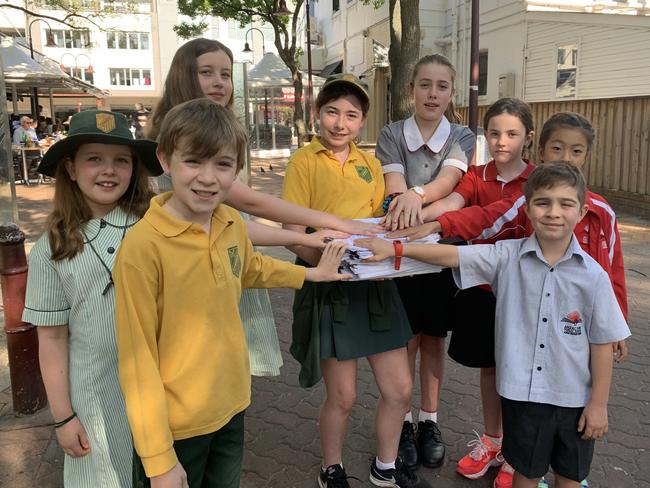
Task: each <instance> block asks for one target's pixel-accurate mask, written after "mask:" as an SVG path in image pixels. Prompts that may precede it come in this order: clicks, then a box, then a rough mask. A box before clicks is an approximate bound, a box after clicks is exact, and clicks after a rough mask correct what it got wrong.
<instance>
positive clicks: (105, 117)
mask: <svg viewBox="0 0 650 488" xmlns="http://www.w3.org/2000/svg"><path fill="white" fill-rule="evenodd" d="M95 123H96V124H97V128H98V129H99V130H101V131H102V132H105V133H107V134H108V133H109V132H112V131H114V130H115V116H114V115H113V114H107V113H100V114H96V115H95Z"/></svg>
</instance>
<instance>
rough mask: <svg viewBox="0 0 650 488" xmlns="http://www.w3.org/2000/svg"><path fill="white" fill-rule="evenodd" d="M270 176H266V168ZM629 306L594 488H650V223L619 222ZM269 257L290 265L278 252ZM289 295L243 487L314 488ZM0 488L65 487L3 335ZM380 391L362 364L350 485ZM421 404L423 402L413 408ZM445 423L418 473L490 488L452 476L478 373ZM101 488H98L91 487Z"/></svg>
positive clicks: (463, 487)
mask: <svg viewBox="0 0 650 488" xmlns="http://www.w3.org/2000/svg"><path fill="white" fill-rule="evenodd" d="M261 167H263V168H264V169H265V171H264V173H263V174H262V173H261V171H260V168H261ZM252 174H253V185H254V187H256V188H257V189H262V190H264V191H267V192H269V193H278V192H279V191H280V188H281V185H282V177H283V174H284V164H283V162H281V161H273V171H271V170H270V169H269V167H268V163H264V164H263V165H262V164H261V163H259V162H254V164H253V171H252ZM18 193H19V196H20V198H21V199H22V200H21V218H22V219H24V222H25V224H23V228H24V229H25V231H26V233H27V234H28V238H29V239H30V240H32V239H34V238H35V237H37V236H38V234H39V233H40V231H41V229H42V222H43V216H44V215H45V214H46V213H47V212H48V211H49V209H50V208H51V204H50V203H49V198H50V195H51V188H48V187H47V186H42V187H38V188H33V189H32V188H22V187H19V188H18ZM619 224H620V231H621V238H622V241H623V250H624V255H625V265H626V272H627V279H628V295H629V302H630V327H631V329H632V333H633V337H632V339H631V340H630V341H629V345H630V348H631V356H630V359H629V360H628V361H627V362H626V363H625V364H623V365H618V366H616V368H615V372H614V385H613V388H612V395H611V401H610V424H611V425H610V432H609V434H608V435H607V438H606V439H605V440H604V441H600V442H598V443H597V448H596V450H597V455H596V458H595V461H594V465H593V469H592V474H591V476H590V478H589V480H590V483H591V486H592V487H596V488H628V487H639V488H650V408H649V403H650V379H649V378H650V357H649V356H648V354H647V352H646V351H648V350H649V349H650V332H649V327H648V326H649V325H650V323H649V319H648V317H650V300H649V297H650V284H649V281H648V276H650V259H649V258H648V255H649V253H648V249H649V248H650V232H649V230H650V222H648V221H644V220H642V219H637V218H634V217H632V216H629V215H623V216H621V217H620V223H619ZM265 251H268V252H269V253H270V254H273V255H275V256H277V257H281V258H286V259H289V258H290V254H289V253H288V252H286V251H284V250H281V249H268V250H265ZM292 296H293V294H292V292H291V291H288V290H274V291H272V292H271V300H272V302H273V308H274V314H275V319H276V323H277V325H278V329H279V335H280V340H281V343H282V349H283V355H284V360H285V366H284V367H283V369H282V375H281V376H280V377H276V378H255V379H254V380H253V403H252V406H251V407H250V409H249V411H248V413H247V416H246V422H247V424H246V453H245V459H244V472H243V477H242V487H244V488H258V487H273V488H276V487H278V488H279V487H296V488H302V487H310V488H311V487H314V486H316V484H315V476H316V473H317V469H318V466H319V464H320V459H319V443H318V424H317V418H318V410H319V406H320V402H321V401H322V398H323V386H322V384H321V385H318V386H317V387H315V388H312V389H311V390H303V389H301V388H299V387H298V366H297V364H296V362H295V361H294V360H293V359H292V358H291V357H290V356H289V355H288V352H287V351H288V346H289V342H290V328H291V308H290V304H291V301H292ZM0 336H2V337H1V339H0V486H11V487H12V488H23V487H25V488H28V487H29V488H31V487H36V486H37V487H39V488H41V487H42V488H55V487H60V486H62V483H61V466H62V455H61V452H60V450H59V449H58V447H57V446H56V442H55V439H54V435H53V432H52V429H51V428H50V427H47V426H45V424H47V423H48V422H49V421H50V419H49V415H48V413H47V411H46V410H45V411H41V412H39V413H38V414H36V415H34V416H29V417H23V418H19V417H17V416H15V415H14V414H13V413H12V412H11V404H10V401H11V394H10V390H9V388H8V373H7V367H6V350H5V347H4V335H3V334H0ZM377 396H378V392H377V388H376V387H375V385H374V382H373V380H372V374H371V372H370V369H369V367H368V365H367V363H366V362H365V361H360V368H359V383H358V400H357V406H356V407H355V409H354V411H353V414H352V418H351V419H350V424H349V433H348V437H347V441H346V446H345V451H344V460H345V463H346V467H347V470H348V473H349V474H351V475H355V476H357V477H359V478H361V479H362V480H363V481H361V482H354V481H353V482H352V486H353V487H355V486H369V483H368V482H367V468H368V464H369V461H370V459H371V457H372V455H373V451H374V446H375V441H374V434H373V423H374V406H375V404H376V402H377ZM414 401H415V404H416V405H417V392H416V399H415V400H414ZM439 416H440V424H441V428H442V433H443V436H444V439H445V442H446V443H447V452H448V457H447V462H446V463H445V464H444V465H443V467H442V468H440V469H436V470H431V469H422V470H420V473H421V474H423V475H424V476H425V477H426V478H427V479H429V480H430V481H431V482H432V484H433V486H435V487H445V488H446V487H449V488H470V487H473V488H487V487H491V486H492V479H493V478H494V475H495V473H494V472H491V473H488V475H487V476H486V477H485V478H484V479H482V480H477V481H469V480H465V479H463V478H460V477H459V476H457V475H456V474H455V473H454V467H455V462H456V461H457V460H458V459H459V458H460V457H461V456H462V455H463V454H465V452H466V447H465V444H466V443H467V441H468V440H470V433H471V431H472V428H476V429H477V430H480V423H481V416H480V411H479V392H478V374H477V372H476V371H474V370H471V369H468V368H463V367H460V366H458V365H456V364H455V363H454V362H452V361H448V362H447V371H446V379H445V384H444V387H443V392H442V406H441V408H440V413H439ZM93 488H99V487H93Z"/></svg>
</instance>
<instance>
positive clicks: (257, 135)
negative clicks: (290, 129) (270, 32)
mask: <svg viewBox="0 0 650 488" xmlns="http://www.w3.org/2000/svg"><path fill="white" fill-rule="evenodd" d="M251 31H257V32H259V33H260V36H262V56H264V55H265V54H266V47H265V44H266V41H265V40H264V32H262V31H261V30H260V29H258V28H257V27H251V28H250V29H248V30H247V31H246V33H245V34H244V41H245V42H244V49H243V50H242V52H243V53H252V52H253V50H252V49H251V47H250V45H249V44H248V33H249V32H251ZM252 40H253V35H252V34H251V42H252ZM253 62H255V58H253ZM244 67H245V63H244ZM244 71H245V81H244V95H245V99H246V102H245V105H246V113H247V114H248V68H246V67H245V68H244ZM265 93H266V91H265ZM254 106H255V117H254V118H255V141H256V144H257V149H259V148H260V125H259V124H260V120H259V119H260V117H259V110H257V97H256V98H255V104H254ZM265 110H266V108H265ZM264 119H265V120H266V112H264Z"/></svg>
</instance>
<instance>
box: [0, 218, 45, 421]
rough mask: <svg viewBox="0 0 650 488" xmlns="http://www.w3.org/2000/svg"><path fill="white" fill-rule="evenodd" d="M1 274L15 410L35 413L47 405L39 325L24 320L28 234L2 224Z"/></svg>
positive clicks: (0, 240) (14, 225) (0, 244)
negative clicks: (37, 329) (40, 358)
mask: <svg viewBox="0 0 650 488" xmlns="http://www.w3.org/2000/svg"><path fill="white" fill-rule="evenodd" d="M0 277H1V283H2V303H3V304H4V320H5V332H6V333H7V353H8V355H9V374H10V378H11V391H12V394H13V404H14V411H15V412H18V413H24V414H31V413H34V412H36V411H37V410H39V409H41V408H43V407H44V406H45V405H46V404H47V397H46V395H45V387H44V386H43V378H42V377H41V369H40V366H39V362H38V335H37V334H36V327H34V326H33V325H32V324H28V323H26V322H23V321H22V314H23V308H25V289H26V288H27V257H26V256H25V234H23V232H22V231H21V230H20V229H19V228H18V226H17V225H16V224H5V225H0Z"/></svg>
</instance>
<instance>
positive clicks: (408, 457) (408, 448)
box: [397, 420, 420, 469]
mask: <svg viewBox="0 0 650 488" xmlns="http://www.w3.org/2000/svg"><path fill="white" fill-rule="evenodd" d="M415 431H416V428H415V424H414V423H413V422H409V421H408V420H405V421H404V423H403V424H402V434H401V435H400V436H399V449H398V450H397V455H398V456H399V457H401V458H402V461H404V464H406V465H407V466H408V467H409V469H417V467H418V464H420V462H419V460H418V446H417V444H416V442H415Z"/></svg>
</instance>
